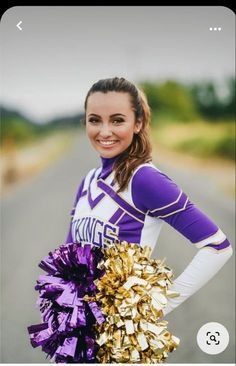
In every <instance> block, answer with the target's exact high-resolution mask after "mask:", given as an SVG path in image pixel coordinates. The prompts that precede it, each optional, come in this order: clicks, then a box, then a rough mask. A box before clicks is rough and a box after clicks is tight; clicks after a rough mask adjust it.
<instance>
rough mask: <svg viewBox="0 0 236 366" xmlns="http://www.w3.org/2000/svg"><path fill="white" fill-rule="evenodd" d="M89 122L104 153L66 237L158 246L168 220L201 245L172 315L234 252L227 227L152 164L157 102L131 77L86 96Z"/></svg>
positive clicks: (102, 84)
mask: <svg viewBox="0 0 236 366" xmlns="http://www.w3.org/2000/svg"><path fill="white" fill-rule="evenodd" d="M85 126H86V133H87V136H88V138H89V140H90V143H91V145H92V146H93V148H94V149H95V150H96V151H97V153H98V154H99V156H100V158H101V166H99V167H98V168H94V169H92V170H90V171H89V172H88V174H87V175H86V176H85V177H84V179H83V180H82V182H81V184H80V186H79V189H78V192H77V195H76V198H75V201H74V207H73V210H72V212H71V215H72V220H71V224H70V228H69V233H68V236H67V239H66V243H70V242H74V243H90V244H93V245H95V246H98V247H101V246H104V245H106V244H113V243H114V242H115V240H116V239H118V240H120V241H123V240H125V241H127V242H132V243H139V244H140V245H141V246H143V245H149V246H151V247H152V249H154V247H155V245H156V243H157V240H158V236H159V234H160V230H161V228H162V225H163V223H164V222H167V223H168V224H170V225H171V226H172V227H173V228H174V229H176V230H177V231H178V232H180V233H181V234H182V235H184V236H185V237H186V238H187V239H189V240H190V242H191V243H192V244H191V245H193V246H194V247H196V248H197V249H198V251H197V254H196V255H195V256H194V257H193V259H192V260H191V262H190V263H189V264H188V266H187V267H186V269H185V270H184V271H183V273H181V274H180V276H179V277H178V278H176V279H175V280H174V281H173V285H172V288H171V290H173V291H176V292H178V293H179V294H180V296H178V297H176V298H170V299H169V301H168V305H167V307H166V308H165V309H164V315H167V314H168V313H170V312H171V311H172V310H173V309H175V308H176V307H177V306H179V305H180V304H181V303H183V302H184V301H185V300H187V299H188V298H189V297H190V296H191V295H193V294H194V293H195V292H196V291H197V290H198V289H200V288H201V287H202V286H204V285H205V284H206V283H207V282H208V281H209V280H210V279H211V278H212V277H213V276H214V275H215V274H216V273H217V272H218V271H219V270H220V269H221V268H222V266H223V265H224V264H225V263H226V262H227V261H228V260H229V258H230V257H231V256H232V253H233V250H232V246H231V244H230V243H229V241H228V239H227V237H226V235H225V233H224V232H223V231H222V230H221V229H220V227H218V225H217V224H216V223H214V222H213V221H212V220H211V219H210V218H209V217H208V216H207V215H206V214H205V213H203V212H202V211H201V210H200V209H199V208H198V207H197V206H196V205H195V204H194V203H193V202H191V201H190V199H189V197H188V196H187V194H186V193H185V192H183V191H182V189H181V188H180V187H179V186H178V185H177V184H176V183H175V182H174V181H173V180H172V179H170V177H168V175H167V174H165V172H163V171H161V170H160V169H158V168H157V167H156V166H155V165H154V164H153V163H152V157H151V144H150V139H149V128H150V108H149V106H148V103H147V99H146V96H145V94H144V93H143V92H142V91H141V90H139V89H138V88H137V87H136V86H135V85H134V84H133V83H131V82H129V81H128V80H126V79H124V78H118V77H114V78H109V79H103V80H99V81H98V82H96V83H95V84H93V85H92V87H91V89H90V90H89V91H88V94H87V96H86V99H85Z"/></svg>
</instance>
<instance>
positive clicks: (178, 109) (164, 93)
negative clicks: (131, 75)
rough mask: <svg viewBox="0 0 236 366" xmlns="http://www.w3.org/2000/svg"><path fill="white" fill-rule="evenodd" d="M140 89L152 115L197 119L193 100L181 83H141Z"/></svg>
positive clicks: (171, 81)
mask: <svg viewBox="0 0 236 366" xmlns="http://www.w3.org/2000/svg"><path fill="white" fill-rule="evenodd" d="M140 87H141V88H142V90H143V91H144V92H145V93H146V95H147V98H148V102H149V105H150V107H151V110H152V112H153V114H154V115H155V116H156V117H157V119H158V116H159V117H160V118H163V117H165V116H166V117H168V118H170V119H174V120H181V121H191V120H193V119H196V118H198V117H199V116H198V114H197V110H196V107H195V104H194V99H193V97H192V95H191V93H190V92H189V90H188V89H187V88H186V87H185V86H184V85H182V84H181V83H179V82H177V81H174V80H167V81H165V82H163V83H160V84H158V83H156V82H143V83H140Z"/></svg>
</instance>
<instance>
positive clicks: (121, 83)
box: [84, 77, 152, 192]
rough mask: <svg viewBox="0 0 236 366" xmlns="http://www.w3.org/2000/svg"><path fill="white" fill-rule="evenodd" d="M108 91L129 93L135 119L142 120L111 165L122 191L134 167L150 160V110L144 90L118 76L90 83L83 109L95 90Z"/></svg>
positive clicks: (119, 190)
mask: <svg viewBox="0 0 236 366" xmlns="http://www.w3.org/2000/svg"><path fill="white" fill-rule="evenodd" d="M109 91H115V92H120V93H129V95H130V96H131V103H132V107H133V110H134V112H135V118H136V121H138V120H139V121H141V122H142V127H141V130H140V131H139V133H137V134H136V133H134V136H133V141H132V143H131V144H130V146H129V147H128V148H127V149H126V150H125V151H123V152H122V153H121V154H120V156H119V158H118V159H117V160H116V161H115V163H114V166H113V170H114V172H115V182H117V183H118V185H119V189H118V192H122V191H124V190H125V189H126V188H127V186H128V183H129V180H130V178H131V176H132V173H133V171H134V170H135V168H136V167H138V166H139V165H140V164H142V163H147V162H149V161H151V160H152V158H151V150H152V148H151V143H150V138H149V129H150V119H151V111H150V107H149V105H148V102H147V98H146V96H145V94H144V92H143V91H142V90H140V89H138V88H137V87H136V86H135V85H134V84H132V83H131V82H130V81H128V80H126V79H124V78H118V77H114V78H108V79H101V80H99V81H97V82H96V83H95V84H93V85H92V87H91V88H90V90H89V91H88V93H87V96H86V98H85V103H84V108H85V111H86V109H87V101H88V97H89V96H90V95H91V94H93V93H96V92H102V93H107V92H109Z"/></svg>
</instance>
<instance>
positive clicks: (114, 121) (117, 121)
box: [112, 118, 124, 125]
mask: <svg viewBox="0 0 236 366" xmlns="http://www.w3.org/2000/svg"><path fill="white" fill-rule="evenodd" d="M112 122H113V123H114V124H115V125H118V124H121V123H122V122H124V120H123V118H116V119H113V121H112Z"/></svg>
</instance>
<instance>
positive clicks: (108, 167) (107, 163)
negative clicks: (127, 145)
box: [100, 155, 119, 179]
mask: <svg viewBox="0 0 236 366" xmlns="http://www.w3.org/2000/svg"><path fill="white" fill-rule="evenodd" d="M118 157H119V155H116V156H114V157H112V158H104V157H103V156H100V158H101V161H102V171H101V173H100V178H104V179H105V178H106V177H107V176H108V175H109V174H110V173H111V171H112V168H113V164H114V162H115V161H116V160H117V158H118Z"/></svg>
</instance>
